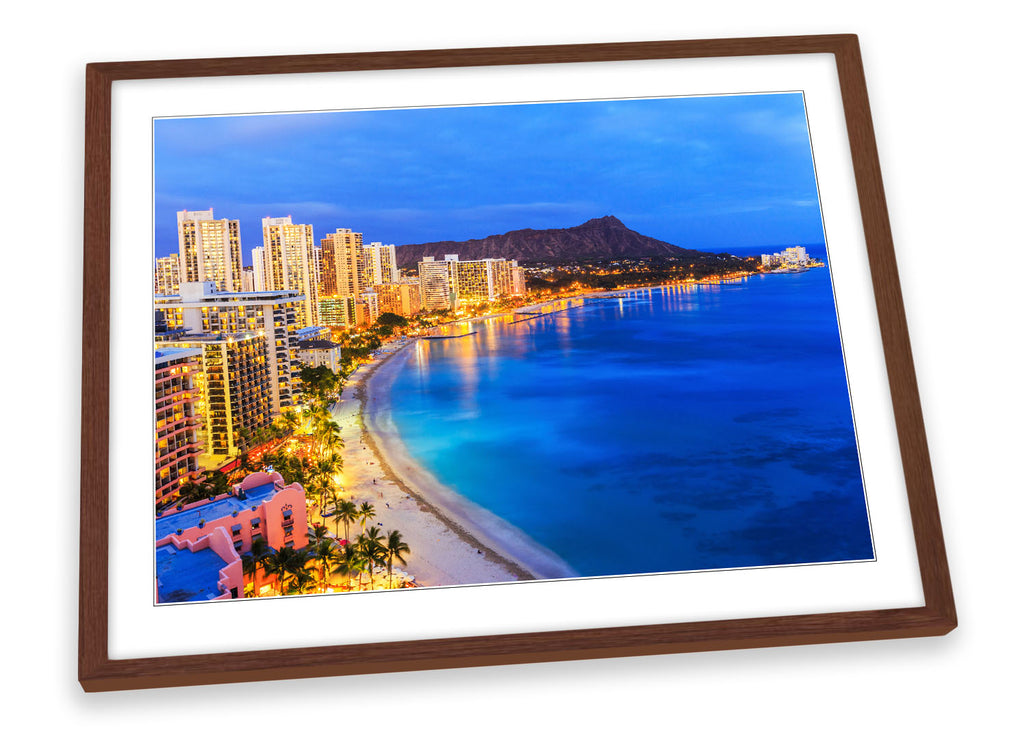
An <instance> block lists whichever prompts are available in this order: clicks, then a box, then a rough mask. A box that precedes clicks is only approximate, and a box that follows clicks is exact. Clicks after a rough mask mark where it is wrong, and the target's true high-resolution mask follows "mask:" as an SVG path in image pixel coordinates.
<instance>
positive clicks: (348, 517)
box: [334, 499, 359, 540]
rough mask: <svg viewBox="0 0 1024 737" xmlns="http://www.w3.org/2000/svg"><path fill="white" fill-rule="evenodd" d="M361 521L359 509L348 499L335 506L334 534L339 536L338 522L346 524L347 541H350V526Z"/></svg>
mask: <svg viewBox="0 0 1024 737" xmlns="http://www.w3.org/2000/svg"><path fill="white" fill-rule="evenodd" d="M357 519H359V508H358V507H356V504H355V502H353V501H349V500H348V499H346V500H344V501H342V502H338V503H335V505H334V534H338V521H339V520H340V521H341V522H344V523H345V539H346V540H349V539H350V537H349V532H348V526H349V524H351V523H352V522H355V521H356V520H357Z"/></svg>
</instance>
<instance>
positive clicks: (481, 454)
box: [79, 35, 956, 691]
mask: <svg viewBox="0 0 1024 737" xmlns="http://www.w3.org/2000/svg"><path fill="white" fill-rule="evenodd" d="M86 78H87V88H86V92H87V94H86V157H85V161H86V171H85V197H86V201H85V258H84V264H85V300H84V308H83V309H84V312H83V329H84V336H85V340H84V341H83V367H82V377H83V392H82V402H83V404H82V515H81V567H80V568H81V578H80V618H79V621H80V632H79V679H80V682H81V684H82V686H83V688H84V689H85V690H87V691H100V690H113V689H127V688H147V687H160V686H176V685H194V684H204V683H217V682H235V681H247V680H268V679H279V678H298V677H312V676H329V675H344V674H357V673H374V672H388V671H403V670H416V669H430V668H449V667H466V666H478V665H496V664H506V663H525V662H537V661H553V660H569V659H584V658H603V657H615V656H627V655H645V654H656V653H675V652H687V651H700V650H715V649H731V648H747V647H764V646H773V645H793V644H811V643H824V642H838V641H850V640H869V639H881V638H895V637H913V636H928V635H941V634H945V633H946V632H948V631H950V630H951V629H952V628H953V627H955V626H956V615H955V610H954V605H953V596H952V588H951V584H950V581H949V575H948V569H947V565H946V559H945V552H944V547H943V541H942V533H941V528H940V524H939V515H938V509H937V506H936V501H935V494H934V488H933V481H932V476H931V470H930V466H929V459H928V452H927V446H926V441H925V434H924V426H923V422H922V416H921V408H920V403H919V399H918V393H917V388H916V383H915V378H914V369H913V364H912V360H911V352H910V344H909V339H908V335H907V328H906V323H905V319H904V313H903V306H902V302H901V297H900V287H899V281H898V277H897V272H896V263H895V258H894V253H893V246H892V241H891V234H890V229H889V224H888V217H887V214H886V207H885V201H884V196H883V190H882V180H881V175H880V171H879V164H878V160H877V153H876V149H875V142H874V137H873V133H872V126H871V118H870V113H869V108H868V97H867V92H866V88H865V81H864V75H863V70H862V67H861V61H860V54H859V49H858V44H857V39H856V37H855V36H852V35H836V36H801V37H785V38H761V39H725V40H701V41H672V42H649V43H624V44H623V43H616V44H596V45H573V46H569V45H567V46H545V47H519V48H492V49H460V50H432V51H409V52H384V53H360V54H329V55H316V56H290V57H258V58H236V59H193V60H180V61H146V62H117V63H103V64H90V65H89V66H88V67H87V69H86Z"/></svg>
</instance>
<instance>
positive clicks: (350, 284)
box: [320, 228, 365, 297]
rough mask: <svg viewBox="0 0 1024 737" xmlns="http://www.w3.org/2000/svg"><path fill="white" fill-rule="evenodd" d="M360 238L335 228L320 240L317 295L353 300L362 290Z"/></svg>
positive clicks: (345, 230) (362, 261) (358, 234)
mask: <svg viewBox="0 0 1024 737" xmlns="http://www.w3.org/2000/svg"><path fill="white" fill-rule="evenodd" d="M364 263H365V257H364V256H363V234H362V233H353V232H352V231H351V230H350V229H349V228H338V229H337V230H336V231H335V232H334V233H328V234H327V235H326V236H325V237H324V238H322V239H321V240H320V294H321V295H323V296H325V297H352V296H355V295H358V294H359V293H360V292H362V291H365V290H364V289H363V284H362V279H361V276H362V274H361V273H360V272H361V270H362V267H363V264H364Z"/></svg>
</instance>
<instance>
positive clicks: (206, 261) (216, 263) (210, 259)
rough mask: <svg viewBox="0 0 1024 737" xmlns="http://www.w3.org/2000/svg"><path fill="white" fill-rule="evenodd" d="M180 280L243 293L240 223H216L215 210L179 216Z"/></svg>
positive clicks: (182, 213) (185, 212)
mask: <svg viewBox="0 0 1024 737" xmlns="http://www.w3.org/2000/svg"><path fill="white" fill-rule="evenodd" d="M178 258H179V259H180V264H179V274H180V276H179V279H180V282H181V283H182V284H184V283H185V282H205V281H209V282H213V283H214V284H216V285H217V289H218V290H219V291H221V292H240V291H242V244H241V240H240V235H239V227H238V221H237V220H214V219H213V209H212V208H211V209H209V210H198V211H195V212H192V211H189V210H182V211H180V212H179V213H178Z"/></svg>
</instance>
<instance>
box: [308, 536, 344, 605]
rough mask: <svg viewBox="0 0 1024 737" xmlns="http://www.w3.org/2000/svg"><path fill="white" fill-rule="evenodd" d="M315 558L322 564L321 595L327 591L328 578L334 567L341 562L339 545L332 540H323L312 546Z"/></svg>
mask: <svg viewBox="0 0 1024 737" xmlns="http://www.w3.org/2000/svg"><path fill="white" fill-rule="evenodd" d="M310 547H311V548H312V550H313V558H314V559H315V560H316V561H317V563H319V564H320V587H319V590H320V592H321V593H323V592H324V591H326V590H327V578H328V575H329V574H330V571H331V570H332V566H333V565H334V564H336V563H339V562H340V561H341V557H342V556H341V553H340V552H339V551H338V545H337V543H335V542H334V540H331V539H330V538H323V539H322V540H317V541H316V542H315V543H313V544H311V545H310Z"/></svg>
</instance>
